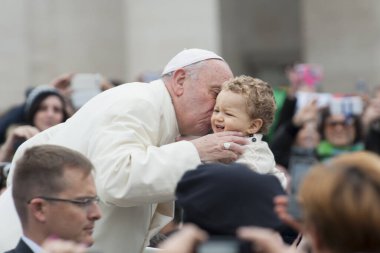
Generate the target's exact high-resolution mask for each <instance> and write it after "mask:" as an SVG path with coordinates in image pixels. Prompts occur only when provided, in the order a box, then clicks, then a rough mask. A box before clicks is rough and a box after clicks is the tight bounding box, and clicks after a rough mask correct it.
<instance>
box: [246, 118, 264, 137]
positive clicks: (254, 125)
mask: <svg viewBox="0 0 380 253" xmlns="http://www.w3.org/2000/svg"><path fill="white" fill-rule="evenodd" d="M262 126H263V120H262V119H253V120H251V126H250V127H249V128H248V130H247V132H248V134H255V133H257V132H258V131H259V130H260V129H261V127H262Z"/></svg>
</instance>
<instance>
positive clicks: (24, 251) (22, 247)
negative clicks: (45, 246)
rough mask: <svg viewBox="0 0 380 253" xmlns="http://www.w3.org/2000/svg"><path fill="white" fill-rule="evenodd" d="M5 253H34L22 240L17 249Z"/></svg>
mask: <svg viewBox="0 0 380 253" xmlns="http://www.w3.org/2000/svg"><path fill="white" fill-rule="evenodd" d="M4 253H33V251H32V250H31V249H30V248H29V247H28V245H26V243H25V242H24V241H23V240H21V239H20V241H19V242H18V244H17V246H16V248H14V249H12V250H10V251H7V252H4Z"/></svg>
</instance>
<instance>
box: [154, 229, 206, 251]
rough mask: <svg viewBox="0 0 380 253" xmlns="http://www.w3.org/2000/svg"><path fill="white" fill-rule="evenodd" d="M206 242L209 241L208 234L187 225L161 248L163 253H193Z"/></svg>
mask: <svg viewBox="0 0 380 253" xmlns="http://www.w3.org/2000/svg"><path fill="white" fill-rule="evenodd" d="M205 240H207V234H206V232H204V231H203V230H201V229H199V228H198V227H196V226H195V225H192V224H186V225H184V226H183V227H182V228H181V230H180V231H178V232H176V233H175V234H173V235H172V236H170V237H169V238H168V239H166V240H165V241H164V242H163V243H162V244H161V245H159V247H160V249H162V252H163V253H192V252H194V248H195V247H196V246H197V245H198V244H199V243H200V242H203V241H205Z"/></svg>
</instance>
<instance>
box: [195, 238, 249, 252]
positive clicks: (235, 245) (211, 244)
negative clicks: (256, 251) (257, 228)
mask: <svg viewBox="0 0 380 253" xmlns="http://www.w3.org/2000/svg"><path fill="white" fill-rule="evenodd" d="M252 249H253V244H252V243H251V242H248V241H243V240H239V239H237V238H235V237H232V236H231V237H230V236H211V237H210V238H209V240H207V241H206V242H204V243H202V244H200V245H199V246H198V248H197V250H196V252H197V253H252V252H253V250H252Z"/></svg>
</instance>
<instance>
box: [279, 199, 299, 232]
mask: <svg viewBox="0 0 380 253" xmlns="http://www.w3.org/2000/svg"><path fill="white" fill-rule="evenodd" d="M288 204H289V199H288V197H287V196H284V195H281V196H276V197H275V198H274V206H275V207H274V211H275V212H276V214H277V216H278V218H279V219H280V220H281V221H282V222H284V223H285V224H287V225H289V226H290V227H292V228H293V229H295V230H297V231H298V232H300V233H301V232H302V224H301V223H300V222H299V221H297V220H296V219H295V218H294V217H293V216H292V215H290V214H289V212H288Z"/></svg>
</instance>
